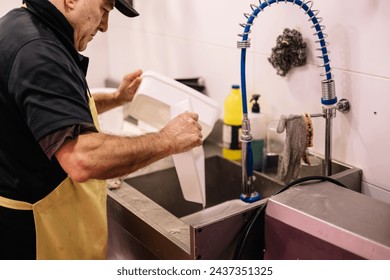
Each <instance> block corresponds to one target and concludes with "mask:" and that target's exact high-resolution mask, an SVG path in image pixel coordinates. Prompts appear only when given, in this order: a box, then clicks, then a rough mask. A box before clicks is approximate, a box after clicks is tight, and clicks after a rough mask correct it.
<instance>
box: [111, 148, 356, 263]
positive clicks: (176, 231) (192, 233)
mask: <svg viewBox="0 0 390 280" xmlns="http://www.w3.org/2000/svg"><path fill="white" fill-rule="evenodd" d="M220 151H221V148H220V147H218V146H216V145H212V144H207V143H205V153H206V157H207V159H206V192H207V193H206V199H207V202H206V208H205V209H204V210H203V209H202V206H201V205H200V204H196V203H191V202H188V201H185V200H184V198H183V196H182V194H181V189H180V185H179V182H178V179H177V176H176V172H175V169H174V168H173V167H172V166H173V163H172V161H170V160H169V159H165V160H164V161H162V162H159V163H158V164H156V165H154V166H151V167H148V168H147V169H146V170H144V171H143V172H140V173H139V174H142V175H139V174H138V175H139V176H135V177H132V178H130V177H129V178H128V179H126V182H124V183H123V184H122V186H121V188H119V189H117V190H112V191H109V192H108V215H109V241H110V242H109V256H110V258H111V259H155V258H156V259H230V258H231V257H232V254H233V251H234V247H235V245H236V243H237V240H238V236H239V234H240V233H241V231H242V229H243V228H244V226H245V225H246V223H248V220H249V219H250V217H252V213H253V212H254V211H255V210H256V209H257V208H258V207H260V206H261V205H262V204H263V203H265V201H266V198H268V197H270V196H271V195H273V194H274V193H275V192H276V191H277V190H279V189H280V188H281V183H279V182H278V181H277V180H276V179H274V178H272V177H271V176H268V175H266V174H262V173H258V172H255V173H254V174H255V177H256V180H254V182H253V186H254V189H255V190H256V191H258V192H259V193H260V195H261V197H262V200H260V201H258V202H255V203H252V204H247V203H245V202H242V201H241V200H240V199H239V196H240V193H241V165H240V163H238V162H233V161H228V160H225V159H223V158H222V157H220V156H219V154H220ZM333 166H334V168H333V169H334V171H337V172H338V173H336V174H334V175H333V176H336V177H337V176H338V179H339V180H340V181H343V183H347V184H348V186H349V187H350V188H352V189H354V190H356V191H360V183H361V170H359V169H356V168H351V167H349V166H346V165H342V164H339V163H334V164H333ZM145 173H146V174H145ZM303 175H304V174H303ZM333 176H332V177H333ZM263 232H264V230H263V227H262V225H261V224H257V225H256V227H255V230H254V232H253V236H252V237H251V238H250V240H249V246H248V247H247V248H246V250H245V251H244V255H243V257H244V258H247V259H259V258H262V252H260V251H259V250H258V248H260V246H261V244H260V242H262V241H261V240H262V239H261V238H259V236H261V235H262V234H263Z"/></svg>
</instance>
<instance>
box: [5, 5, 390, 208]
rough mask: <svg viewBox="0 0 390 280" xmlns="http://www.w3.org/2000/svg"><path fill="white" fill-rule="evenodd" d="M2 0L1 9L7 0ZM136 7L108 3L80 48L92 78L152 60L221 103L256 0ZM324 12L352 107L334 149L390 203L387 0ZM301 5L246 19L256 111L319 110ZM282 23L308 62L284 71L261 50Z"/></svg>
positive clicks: (320, 130)
mask: <svg viewBox="0 0 390 280" xmlns="http://www.w3.org/2000/svg"><path fill="white" fill-rule="evenodd" d="M4 2H5V1H2V3H1V4H0V15H1V14H3V13H4V12H5V11H6V10H8V9H9V8H10V7H11V6H12V5H11V6H10V4H9V3H10V2H14V3H16V4H17V5H19V2H20V1H10V2H8V1H7V2H6V3H4ZM134 2H135V7H136V9H137V10H138V11H139V12H140V14H141V16H140V17H138V18H134V19H129V18H125V17H123V16H121V15H120V14H119V13H118V12H117V11H113V12H112V14H111V18H110V28H109V31H108V32H107V34H104V35H103V36H102V35H100V36H99V38H98V41H97V42H96V41H94V42H93V43H92V44H91V45H90V47H89V49H88V51H87V52H86V53H85V54H86V55H88V56H90V58H91V68H90V70H89V74H88V79H89V83H90V86H101V85H102V84H103V83H104V78H105V77H106V76H109V77H110V78H113V79H116V80H120V79H121V77H122V76H123V75H124V74H125V73H127V72H129V71H132V70H134V69H137V68H141V69H144V70H149V69H150V70H154V71H157V72H161V73H163V74H166V75H168V76H171V77H174V78H180V77H189V76H202V77H204V78H205V80H206V83H207V88H208V94H209V96H211V97H212V98H213V99H215V100H216V101H218V102H219V103H220V104H223V101H224V98H225V97H226V95H227V94H228V92H229V89H230V86H231V84H233V83H239V80H240V77H239V62H240V51H239V50H238V49H237V48H236V42H237V41H238V40H239V38H238V36H237V35H236V34H237V33H241V32H242V28H241V27H240V26H239V25H238V23H240V22H245V20H246V19H245V18H244V16H243V13H249V12H251V9H250V7H249V5H250V4H251V3H257V1H255V0H230V1H222V0H211V1H210V0H185V1H183V0H134ZM314 2H315V3H314V7H313V8H315V9H319V10H320V14H319V16H321V17H323V18H324V21H323V24H324V25H326V27H327V28H326V30H325V33H328V35H329V37H328V42H329V43H330V46H329V50H330V51H331V54H330V59H331V60H332V67H333V75H334V77H335V78H334V79H335V81H336V91H337V96H338V98H339V99H341V98H347V99H349V100H350V102H351V105H352V110H351V112H350V113H349V114H347V115H343V114H341V113H339V114H338V115H337V117H336V119H335V120H334V129H333V133H334V135H333V143H334V146H333V157H334V158H335V159H337V160H339V161H341V162H344V163H347V164H350V165H353V166H356V167H359V168H361V169H363V173H364V177H363V180H364V184H363V192H364V193H366V194H368V195H370V196H373V197H376V198H378V199H381V200H384V201H387V202H389V203H390V172H389V170H390V146H389V145H388V143H390V125H388V120H390V110H388V107H387V106H386V105H388V104H390V95H389V92H390V66H389V65H390V55H389V54H388V47H389V46H390V33H389V31H388V27H389V26H390V18H389V17H388V14H389V12H390V2H389V1H387V0H372V1H352V0H327V1H324V0H315V1H314ZM310 26H311V25H310V23H309V22H308V17H307V15H305V14H304V12H303V10H301V9H299V8H298V7H297V6H293V5H292V4H291V3H287V4H285V3H280V4H279V5H273V6H271V7H268V8H266V9H265V10H264V11H263V12H261V13H260V15H259V17H258V19H257V20H256V21H255V25H254V26H253V28H252V35H251V38H252V47H251V48H250V49H249V52H248V57H247V87H248V94H252V93H260V94H262V97H261V103H262V110H263V112H265V113H267V114H268V115H269V116H271V117H272V118H278V117H279V116H280V115H281V114H290V113H297V114H298V113H303V112H309V113H319V112H321V108H322V106H321V104H320V98H321V82H320V81H321V78H320V76H319V74H320V73H321V72H322V71H321V70H322V69H320V68H318V67H317V64H320V63H321V62H320V61H319V60H317V59H316V55H318V53H317V52H316V51H315V48H316V47H317V46H316V45H315V43H314V40H315V38H314V37H313V35H312V34H313V33H314V31H313V30H312V29H311V28H310ZM285 27H288V28H296V29H299V30H300V31H301V32H302V34H303V37H304V39H305V41H306V42H307V43H308V49H309V62H308V64H307V65H305V66H303V67H301V68H297V69H294V70H293V71H291V72H290V73H289V74H288V75H287V76H286V77H280V76H277V75H276V74H275V73H276V71H275V70H274V69H273V68H272V66H271V65H270V64H269V62H268V60H267V58H268V57H269V55H270V52H271V48H272V47H273V46H274V45H275V40H276V37H277V36H278V35H280V34H281V33H282V32H283V29H284V28H285ZM314 127H315V138H314V148H313V151H314V152H317V153H320V154H323V152H324V148H323V147H324V120H323V119H315V120H314Z"/></svg>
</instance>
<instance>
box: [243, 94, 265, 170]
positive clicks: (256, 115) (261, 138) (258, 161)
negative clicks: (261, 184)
mask: <svg viewBox="0 0 390 280" xmlns="http://www.w3.org/2000/svg"><path fill="white" fill-rule="evenodd" d="M259 98H260V95H259V94H253V95H252V99H251V100H250V102H254V103H253V105H252V110H251V112H250V113H249V115H248V117H249V120H250V124H251V134H252V153H253V169H255V170H257V171H263V157H264V156H263V154H264V153H263V149H264V142H265V135H266V131H267V118H266V115H265V114H263V113H261V112H260V104H259V103H258V101H259Z"/></svg>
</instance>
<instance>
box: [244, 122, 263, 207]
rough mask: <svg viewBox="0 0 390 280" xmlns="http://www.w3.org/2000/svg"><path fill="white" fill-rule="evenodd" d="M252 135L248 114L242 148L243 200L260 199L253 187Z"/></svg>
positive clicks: (252, 200) (253, 200)
mask: <svg viewBox="0 0 390 280" xmlns="http://www.w3.org/2000/svg"><path fill="white" fill-rule="evenodd" d="M251 143H252V135H251V126H250V121H249V118H248V114H244V115H243V119H242V134H241V149H242V189H241V196H240V198H241V200H243V201H245V202H255V201H257V200H260V195H259V194H258V193H257V192H255V191H254V189H253V155H252V146H251Z"/></svg>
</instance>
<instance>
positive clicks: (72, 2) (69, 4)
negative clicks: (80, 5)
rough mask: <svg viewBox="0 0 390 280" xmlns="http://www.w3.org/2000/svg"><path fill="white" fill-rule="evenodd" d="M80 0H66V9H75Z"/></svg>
mask: <svg viewBox="0 0 390 280" xmlns="http://www.w3.org/2000/svg"><path fill="white" fill-rule="evenodd" d="M77 2H78V0H64V6H65V9H70V10H73V9H74V8H75V7H76V4H77Z"/></svg>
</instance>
